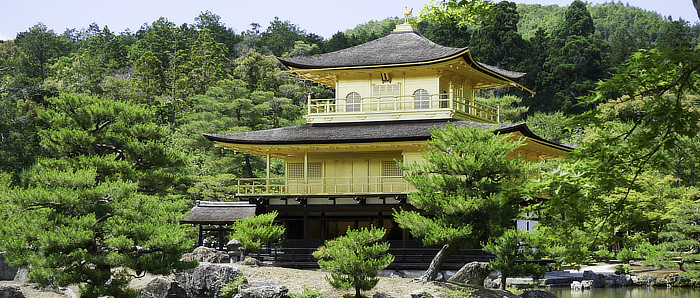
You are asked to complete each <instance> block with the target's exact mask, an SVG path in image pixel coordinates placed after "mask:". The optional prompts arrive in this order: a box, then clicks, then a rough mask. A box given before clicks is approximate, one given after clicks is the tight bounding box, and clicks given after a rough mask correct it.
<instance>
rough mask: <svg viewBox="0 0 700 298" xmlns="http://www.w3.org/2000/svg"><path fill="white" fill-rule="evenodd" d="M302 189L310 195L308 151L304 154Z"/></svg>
mask: <svg viewBox="0 0 700 298" xmlns="http://www.w3.org/2000/svg"><path fill="white" fill-rule="evenodd" d="M304 189H305V193H307V194H308V193H310V191H311V189H309V151H305V152H304Z"/></svg>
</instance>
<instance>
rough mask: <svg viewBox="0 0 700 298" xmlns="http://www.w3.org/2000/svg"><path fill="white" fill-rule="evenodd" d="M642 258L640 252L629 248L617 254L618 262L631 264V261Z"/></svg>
mask: <svg viewBox="0 0 700 298" xmlns="http://www.w3.org/2000/svg"><path fill="white" fill-rule="evenodd" d="M641 257H642V256H641V255H640V254H639V253H638V252H636V251H633V250H631V249H628V248H627V247H625V248H623V249H622V250H620V252H618V253H617V260H618V261H620V262H623V263H629V262H630V261H632V260H634V259H639V258H641Z"/></svg>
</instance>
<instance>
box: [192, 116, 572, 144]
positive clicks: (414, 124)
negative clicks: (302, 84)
mask: <svg viewBox="0 0 700 298" xmlns="http://www.w3.org/2000/svg"><path fill="white" fill-rule="evenodd" d="M448 123H451V124H453V125H456V126H461V127H467V126H469V127H481V128H482V129H484V130H488V129H491V128H495V131H496V132H498V133H515V132H519V133H520V134H522V135H523V136H525V137H528V138H532V139H535V140H538V141H540V143H543V144H546V145H549V146H551V147H556V148H558V149H560V150H564V151H571V150H572V149H573V148H574V147H573V146H571V145H565V144H558V143H554V142H549V141H547V140H545V139H542V138H541V137H539V136H537V135H535V134H534V133H532V131H530V129H529V128H528V127H527V125H526V124H525V123H515V124H490V123H481V122H473V121H464V120H445V119H440V120H420V121H405V120H404V121H381V122H359V123H357V122H356V123H307V124H303V125H297V126H289V127H281V128H274V129H268V130H259V131H248V132H237V133H222V134H204V137H205V138H207V139H209V140H210V141H214V142H222V143H232V144H248V145H255V144H259V145H284V144H337V143H369V142H400V141H419V140H428V139H430V138H431V133H430V130H431V129H434V128H435V129H441V128H444V127H445V125H447V124H448Z"/></svg>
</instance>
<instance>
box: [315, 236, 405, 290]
mask: <svg viewBox="0 0 700 298" xmlns="http://www.w3.org/2000/svg"><path fill="white" fill-rule="evenodd" d="M385 234H386V229H384V228H375V227H371V228H370V229H367V228H362V229H361V230H352V229H350V228H349V227H348V231H347V233H346V235H345V236H340V237H338V238H336V239H333V240H329V241H326V243H325V244H324V245H323V246H321V247H319V248H318V250H316V251H315V252H314V253H313V256H314V257H316V258H317V259H319V260H318V265H319V266H320V267H321V269H323V270H328V271H330V273H331V277H330V278H329V277H328V276H326V281H328V283H330V284H331V285H332V286H333V287H334V288H341V289H348V288H350V287H354V288H355V297H357V298H360V297H362V295H361V294H360V291H361V290H364V291H367V290H371V289H372V288H374V286H376V285H377V282H379V279H378V278H377V272H378V271H379V270H382V269H384V268H386V267H387V266H389V264H391V262H393V261H394V256H392V255H391V254H388V253H386V251H387V250H389V243H388V242H384V243H380V242H379V241H381V240H382V238H383V237H384V235H385Z"/></svg>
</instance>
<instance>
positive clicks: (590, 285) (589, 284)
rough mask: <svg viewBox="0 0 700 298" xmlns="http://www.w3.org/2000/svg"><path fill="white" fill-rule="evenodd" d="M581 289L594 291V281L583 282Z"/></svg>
mask: <svg viewBox="0 0 700 298" xmlns="http://www.w3.org/2000/svg"><path fill="white" fill-rule="evenodd" d="M581 288H582V289H589V290H590V289H592V288H593V281H592V280H582V281H581Z"/></svg>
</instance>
